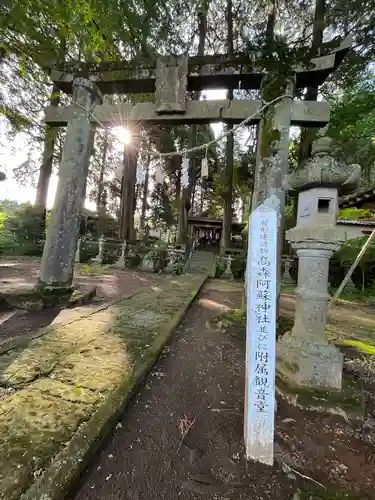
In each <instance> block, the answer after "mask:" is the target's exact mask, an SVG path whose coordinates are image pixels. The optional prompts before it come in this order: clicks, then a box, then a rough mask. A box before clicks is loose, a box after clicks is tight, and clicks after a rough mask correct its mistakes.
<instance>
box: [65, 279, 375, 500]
mask: <svg viewBox="0 0 375 500" xmlns="http://www.w3.org/2000/svg"><path fill="white" fill-rule="evenodd" d="M240 303H241V289H240V288H239V287H238V286H235V285H233V284H232V285H231V284H229V283H223V282H221V281H211V282H209V283H208V285H206V287H205V288H204V290H203V292H202V293H201V295H200V297H199V300H198V301H197V302H196V303H195V305H194V306H193V307H192V309H191V310H190V311H189V313H188V314H187V316H186V318H185V320H184V322H183V324H182V325H181V326H180V328H179V330H178V332H177V334H176V336H175V337H174V340H173V341H172V343H171V345H170V346H169V347H167V348H166V349H165V351H164V354H163V356H162V358H161V359H160V360H159V361H158V363H157V364H156V365H155V367H154V370H153V372H152V373H151V374H150V376H149V377H148V379H147V381H146V382H145V384H144V386H143V387H142V388H141V389H140V390H139V392H138V394H137V395H136V396H135V397H134V398H133V400H132V402H131V403H130V405H129V407H128V408H127V410H126V411H125V412H124V414H123V416H122V418H121V420H120V421H119V422H118V424H117V426H116V429H115V431H114V433H113V435H112V436H111V437H110V438H109V439H108V440H107V442H106V443H105V444H104V445H103V446H102V448H101V450H100V451H99V453H98V454H97V456H96V458H95V460H94V461H93V463H92V465H91V467H90V468H89V470H88V471H87V472H86V474H85V475H84V476H83V477H82V481H81V484H80V485H78V487H77V490H76V491H75V492H74V493H73V494H72V497H71V499H74V500H159V499H160V500H161V499H165V500H172V499H173V500H175V499H177V498H178V499H183V500H193V499H200V498H207V499H217V500H219V499H223V500H224V499H238V500H241V499H247V500H270V499H272V500H302V499H303V500H318V499H326V500H328V499H330V500H333V499H341V500H342V499H349V498H352V499H354V498H356V499H362V500H374V499H375V493H374V485H375V455H374V452H373V450H374V444H375V420H374V417H375V414H374V413H373V412H372V413H370V414H368V415H367V416H366V418H365V419H364V420H363V421H358V422H356V421H354V422H347V421H346V420H345V419H344V418H342V417H339V416H337V415H326V414H321V413H315V412H308V411H305V410H302V409H298V408H294V407H292V406H290V405H288V404H286V403H285V402H283V401H279V403H278V411H277V416H276V429H275V436H276V443H275V455H276V463H275V465H274V467H267V466H263V465H260V464H257V463H253V462H246V460H245V458H244V445H243V405H244V400H243V399H244V384H245V381H244V360H245V344H244V331H243V325H240V324H236V325H235V324H232V325H230V326H228V325H227V326H225V322H224V326H223V325H222V324H220V323H221V322H217V321H215V319H217V316H218V315H219V314H221V311H222V309H221V308H222V307H223V306H227V307H228V306H229V307H239V305H240ZM215 325H216V326H215ZM301 474H302V475H304V476H307V479H304V478H302V477H301ZM314 481H316V482H318V483H321V484H320V485H319V484H317V483H316V482H314Z"/></svg>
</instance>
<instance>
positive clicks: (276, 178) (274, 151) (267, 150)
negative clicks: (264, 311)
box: [251, 73, 295, 295]
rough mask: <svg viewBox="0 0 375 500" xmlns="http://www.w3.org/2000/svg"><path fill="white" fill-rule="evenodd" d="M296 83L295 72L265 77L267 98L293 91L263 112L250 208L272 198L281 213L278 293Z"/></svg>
mask: <svg viewBox="0 0 375 500" xmlns="http://www.w3.org/2000/svg"><path fill="white" fill-rule="evenodd" d="M294 87H295V75H294V74H291V75H280V74H275V73H270V74H267V75H266V76H264V77H263V81H262V87H261V94H262V98H263V99H264V100H265V101H266V102H271V101H272V100H274V99H275V98H276V97H279V96H282V95H283V94H285V95H290V97H285V98H284V99H281V100H280V101H277V102H276V103H275V104H272V105H270V106H269V107H268V108H266V110H265V111H264V112H263V117H262V119H261V121H260V125H259V129H258V146H257V157H256V166H255V176H254V189H253V196H252V200H251V210H252V211H253V210H255V209H256V208H257V207H258V206H260V205H262V204H263V203H266V204H267V200H269V201H270V200H273V202H272V203H273V204H274V206H273V208H274V209H275V210H276V211H277V213H278V238H277V239H278V249H277V255H278V264H277V277H278V279H277V283H278V295H279V293H280V284H281V251H282V242H283V228H284V207H285V185H284V184H285V182H284V181H285V177H286V175H287V172H288V155H289V144H290V137H289V133H290V125H291V117H292V104H293V95H294Z"/></svg>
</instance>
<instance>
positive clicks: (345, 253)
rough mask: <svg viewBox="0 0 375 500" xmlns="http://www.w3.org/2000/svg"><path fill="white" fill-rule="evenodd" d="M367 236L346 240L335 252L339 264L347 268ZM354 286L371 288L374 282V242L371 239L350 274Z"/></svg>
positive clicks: (361, 288)
mask: <svg viewBox="0 0 375 500" xmlns="http://www.w3.org/2000/svg"><path fill="white" fill-rule="evenodd" d="M367 239H368V238H367V237H362V238H355V239H352V240H349V241H347V242H346V244H345V245H344V246H343V247H342V248H341V250H340V251H339V252H337V254H336V258H337V259H338V260H339V261H340V264H341V265H342V266H343V267H344V268H345V269H349V267H350V266H351V265H352V263H353V262H354V261H355V259H356V257H357V255H358V254H359V252H360V251H361V249H362V248H363V245H364V244H365V243H366V241H367ZM352 280H353V282H354V284H355V286H356V288H358V289H360V290H362V291H364V289H365V288H373V287H374V283H375V242H374V240H372V242H371V243H370V246H369V247H368V248H367V250H366V252H365V253H364V255H363V256H362V258H361V260H360V261H359V264H358V266H357V268H356V269H355V271H354V272H353V275H352Z"/></svg>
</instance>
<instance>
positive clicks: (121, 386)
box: [0, 275, 206, 500]
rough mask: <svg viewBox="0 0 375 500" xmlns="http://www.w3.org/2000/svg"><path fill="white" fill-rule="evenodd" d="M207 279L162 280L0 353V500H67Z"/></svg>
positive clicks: (198, 277)
mask: <svg viewBox="0 0 375 500" xmlns="http://www.w3.org/2000/svg"><path fill="white" fill-rule="evenodd" d="M205 279H206V276H197V275H192V276H187V275H184V276H181V277H178V278H174V279H169V278H168V279H167V278H166V279H165V281H163V282H161V283H160V285H159V286H158V287H153V288H149V289H146V290H144V291H143V292H141V293H139V294H136V295H133V296H132V297H131V298H129V299H123V300H121V301H119V302H117V303H116V304H114V305H112V306H109V307H108V308H107V309H106V310H105V311H103V310H100V308H99V309H98V313H97V314H98V315H99V317H100V318H99V321H98V322H96V321H95V319H94V318H95V315H93V314H91V315H90V317H89V318H87V317H86V318H79V319H77V320H73V321H72V322H71V323H70V324H67V325H61V324H58V325H55V326H54V327H52V328H50V329H46V331H45V332H44V334H43V335H41V336H40V337H38V338H35V339H33V340H30V341H29V342H28V343H27V344H25V345H23V346H18V347H16V348H13V349H12V348H11V349H9V350H7V351H5V352H3V353H1V354H0V499H1V500H19V499H20V498H21V499H22V500H26V499H28V500H31V499H32V500H42V499H46V498H48V499H49V500H57V499H59V500H62V499H63V498H65V497H66V493H67V489H68V488H69V487H70V485H71V480H72V479H73V478H77V477H78V476H79V474H80V473H81V472H82V470H83V468H84V467H85V465H86V464H87V459H88V457H89V455H90V452H91V451H92V450H93V449H95V448H96V446H97V445H98V443H99V442H100V439H101V437H103V435H104V434H105V432H106V431H108V430H109V429H110V427H111V425H112V424H113V422H114V420H113V419H114V418H116V415H118V412H119V411H120V410H122V408H123V406H124V404H125V402H126V401H127V400H128V398H129V397H130V394H131V393H132V391H133V390H134V388H135V386H136V384H137V383H138V382H139V381H140V380H141V379H142V378H143V377H144V376H145V375H146V373H147V372H148V370H149V369H150V368H151V367H152V365H153V364H154V362H155V360H156V358H157V357H158V355H159V353H160V352H161V350H162V348H163V346H164V344H165V342H166V341H167V340H168V338H169V336H170V335H171V333H172V331H173V329H174V328H175V327H176V326H177V324H178V323H179V322H180V321H181V319H182V317H183V314H184V312H185V311H186V309H187V307H188V306H189V305H190V303H191V302H192V301H193V300H194V298H195V296H196V294H197V293H198V291H199V289H200V288H201V286H202V285H203V283H204V282H205ZM146 304H147V307H148V312H149V314H148V316H147V315H145V317H144V318H143V320H142V321H139V318H140V311H141V310H146ZM111 308H113V310H111ZM160 315H163V321H159V320H158V321H157V322H155V318H156V317H157V318H159V317H160ZM104 320H105V321H104ZM132 320H133V321H132ZM59 345H60V350H58V346H59ZM32 480H34V481H35V483H34V484H33V485H32V484H31V483H32ZM28 488H29V489H28ZM22 492H25V493H23V494H22Z"/></svg>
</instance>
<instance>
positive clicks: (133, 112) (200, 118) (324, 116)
mask: <svg viewBox="0 0 375 500" xmlns="http://www.w3.org/2000/svg"><path fill="white" fill-rule="evenodd" d="M262 106H263V103H262V101H260V100H251V101H250V100H235V101H229V100H217V101H187V102H186V111H185V112H184V113H163V114H158V113H156V111H155V107H156V106H155V104H154V103H152V102H145V103H139V104H134V105H133V104H129V103H120V104H116V105H111V104H102V105H100V106H96V107H95V108H94V111H93V116H92V117H91V121H92V122H95V121H96V120H95V118H96V119H97V120H98V121H99V124H103V125H105V126H113V127H115V126H125V125H128V126H132V125H140V124H142V123H144V122H145V123H146V124H147V125H150V124H151V125H152V124H154V125H157V124H171V125H172V124H173V125H179V124H193V123H197V124H204V123H214V122H226V123H234V124H235V123H240V122H241V121H243V120H245V119H246V118H248V117H249V116H251V115H255V116H254V118H253V119H252V120H251V121H249V124H251V123H252V124H254V123H258V122H259V121H260V118H261V115H260V110H261V108H262ZM76 109H77V108H76V107H75V106H74V105H73V106H66V107H58V108H56V107H47V108H46V109H45V118H44V121H45V123H48V124H49V125H50V126H55V127H61V126H64V125H66V124H67V122H68V121H69V119H70V118H72V117H73V116H74V114H75V112H76ZM329 117H330V107H329V104H328V103H326V102H315V101H311V102H310V101H294V102H293V104H292V114H291V125H299V126H310V127H311V126H312V127H322V126H324V125H325V124H327V123H328V122H329Z"/></svg>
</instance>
